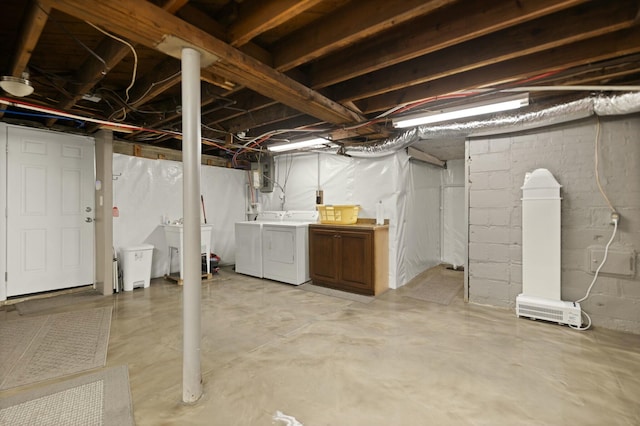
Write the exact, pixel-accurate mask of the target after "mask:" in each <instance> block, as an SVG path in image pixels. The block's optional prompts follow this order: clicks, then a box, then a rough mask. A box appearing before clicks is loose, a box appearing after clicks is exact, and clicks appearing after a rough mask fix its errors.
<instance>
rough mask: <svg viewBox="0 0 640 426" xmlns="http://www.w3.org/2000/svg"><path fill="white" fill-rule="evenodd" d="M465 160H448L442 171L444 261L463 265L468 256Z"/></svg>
mask: <svg viewBox="0 0 640 426" xmlns="http://www.w3.org/2000/svg"><path fill="white" fill-rule="evenodd" d="M464 197H465V189H464V160H452V161H447V169H446V170H444V171H443V173H442V227H441V229H442V262H444V263H450V264H452V265H454V266H456V267H457V266H462V265H464V263H465V260H466V258H467V224H466V220H465V211H464V209H465V203H464Z"/></svg>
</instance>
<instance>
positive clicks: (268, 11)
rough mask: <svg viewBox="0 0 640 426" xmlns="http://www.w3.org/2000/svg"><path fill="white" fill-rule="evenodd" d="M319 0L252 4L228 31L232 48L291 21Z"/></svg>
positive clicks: (288, 0)
mask: <svg viewBox="0 0 640 426" xmlns="http://www.w3.org/2000/svg"><path fill="white" fill-rule="evenodd" d="M320 1H321V0H263V1H261V2H258V3H253V4H252V7H250V9H249V10H246V11H245V13H244V14H242V15H241V16H240V17H239V18H238V20H236V21H235V22H234V23H233V24H232V25H231V26H230V27H229V29H228V31H227V33H228V40H229V44H231V45H232V46H242V45H243V44H246V43H247V42H249V40H251V39H253V38H254V37H256V36H258V35H260V34H262V33H263V32H265V31H268V30H270V29H272V28H274V27H276V26H278V25H280V24H282V23H283V22H285V21H287V20H288V19H291V17H292V16H295V15H297V14H299V13H302V12H304V11H305V10H307V9H309V8H310V7H313V6H315V5H316V4H318V3H319V2H320Z"/></svg>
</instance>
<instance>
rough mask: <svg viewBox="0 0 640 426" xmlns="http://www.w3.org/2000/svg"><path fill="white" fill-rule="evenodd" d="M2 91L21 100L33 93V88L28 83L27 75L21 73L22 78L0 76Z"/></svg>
mask: <svg viewBox="0 0 640 426" xmlns="http://www.w3.org/2000/svg"><path fill="white" fill-rule="evenodd" d="M0 87H2V90H4V91H5V92H7V93H8V94H10V95H12V96H16V97H18V98H23V97H25V96H29V95H30V94H32V93H33V86H32V85H31V82H30V81H29V73H28V72H23V73H22V77H12V76H8V75H5V76H2V78H0Z"/></svg>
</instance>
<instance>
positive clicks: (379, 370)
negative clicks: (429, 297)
mask: <svg viewBox="0 0 640 426" xmlns="http://www.w3.org/2000/svg"><path fill="white" fill-rule="evenodd" d="M431 273H433V274H437V275H438V278H437V279H442V280H451V281H452V282H455V281H457V280H462V273H461V272H455V271H448V270H445V269H443V268H441V267H438V268H435V269H433V270H432V272H431ZM410 287H411V286H405V287H403V288H401V289H399V290H396V291H394V290H391V291H389V292H387V293H385V294H383V295H381V296H378V297H377V298H376V300H374V301H373V302H371V303H359V302H353V301H350V300H345V299H341V298H336V297H331V296H326V295H322V294H317V293H312V292H308V291H303V290H300V289H298V288H296V287H294V286H290V285H285V284H279V283H275V282H271V281H266V280H258V279H254V278H250V277H246V276H242V275H236V274H235V273H233V272H231V271H229V270H224V269H223V270H222V271H221V273H220V274H219V275H216V276H215V277H214V279H213V280H211V281H207V282H203V285H202V296H203V301H202V325H203V327H202V328H203V338H202V348H201V350H202V371H203V379H204V396H203V397H202V399H201V400H200V401H199V402H198V403H197V404H195V405H191V406H187V405H184V404H182V403H181V397H182V390H181V384H182V358H181V347H182V343H181V341H182V339H181V334H182V314H181V310H182V300H181V294H182V289H181V288H180V287H178V286H177V285H175V284H173V283H169V282H166V281H164V280H162V279H157V280H153V281H152V284H151V287H150V288H147V289H136V290H134V291H133V292H127V293H121V294H119V295H115V296H113V297H108V298H104V300H102V301H100V302H92V303H87V304H83V305H76V306H75V307H74V308H88V307H94V306H104V305H109V304H112V305H113V320H112V325H111V335H110V341H109V350H108V357H107V366H115V365H122V364H128V366H129V375H130V383H131V392H132V397H133V405H134V412H135V419H136V423H137V424H138V425H284V424H296V423H294V422H292V421H290V422H289V423H287V422H285V421H282V420H275V419H274V416H275V415H276V413H277V412H278V411H280V412H282V413H284V414H285V415H288V416H292V417H295V419H297V421H298V422H299V423H301V424H303V425H305V426H311V425H426V424H429V425H566V424H578V425H605V424H606V425H638V424H640V336H638V335H631V334H624V333H619V332H613V331H609V330H605V329H593V330H589V331H587V332H578V331H574V330H571V329H569V328H568V327H566V326H558V325H555V324H547V323H543V322H535V321H530V320H526V319H518V318H516V317H515V315H514V313H513V312H511V311H508V310H503V309H496V308H491V307H484V306H477V305H469V304H464V303H463V302H462V298H461V295H460V296H459V297H457V298H456V299H455V300H454V301H453V302H452V303H451V304H450V305H448V306H447V305H440V304H437V303H431V302H425V301H422V300H417V299H413V298H410V297H407V293H408V291H409V290H410ZM68 309H69V307H67V308H57V309H55V310H50V311H47V312H43V313H53V312H58V311H64V310H68ZM0 313H1V316H0V317H5V318H12V317H16V316H17V311H15V310H11V308H10V307H4V308H3V310H2V311H1V312H0Z"/></svg>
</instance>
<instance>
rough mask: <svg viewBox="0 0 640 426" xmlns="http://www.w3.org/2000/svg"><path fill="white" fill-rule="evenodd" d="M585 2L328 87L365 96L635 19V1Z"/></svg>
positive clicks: (350, 96) (349, 96)
mask: <svg viewBox="0 0 640 426" xmlns="http://www.w3.org/2000/svg"><path fill="white" fill-rule="evenodd" d="M586 6H587V7H582V6H579V7H577V8H573V9H569V10H566V11H562V12H558V13H555V14H553V15H549V16H546V17H543V18H539V19H536V20H533V21H529V22H527V23H524V24H522V25H519V26H516V27H511V28H508V29H505V30H502V31H498V32H495V33H492V34H489V35H486V36H484V37H479V38H476V39H473V40H471V41H468V42H466V43H462V44H459V45H456V46H453V47H450V48H448V49H444V50H442V51H438V52H435V53H432V54H428V55H425V56H421V57H419V58H415V59H412V60H410V61H406V62H402V63H400V64H396V65H393V66H390V67H388V68H385V69H382V70H378V71H374V72H371V73H369V74H367V75H366V76H363V77H360V78H356V79H352V80H349V81H346V82H343V83H340V84H337V85H335V86H332V87H331V89H330V91H331V93H333V94H334V95H335V98H336V99H338V100H340V101H341V102H345V101H347V100H349V101H354V100H358V99H362V98H368V97H371V96H375V95H378V94H381V93H386V92H391V91H394V90H398V89H402V88H404V87H408V86H412V85H416V84H420V83H424V82H427V81H433V80H436V79H438V78H442V77H446V76H448V75H453V74H457V73H461V72H465V71H469V70H472V69H476V68H480V67H483V66H487V65H491V64H494V63H498V62H503V61H507V60H510V59H514V58H518V57H522V56H526V55H531V54H533V53H537V52H543V51H545V50H550V49H553V48H556V47H560V46H563V45H567V44H571V43H575V42H577V41H580V40H586V39H589V38H592V37H597V36H600V35H603V34H607V33H610V32H615V31H618V30H621V29H624V28H628V27H630V26H632V25H635V23H636V15H637V12H638V11H637V8H638V6H637V2H636V0H620V1H618V2H616V3H614V4H611V3H606V4H605V3H602V4H601V6H602V7H594V6H593V5H586Z"/></svg>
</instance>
